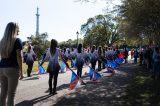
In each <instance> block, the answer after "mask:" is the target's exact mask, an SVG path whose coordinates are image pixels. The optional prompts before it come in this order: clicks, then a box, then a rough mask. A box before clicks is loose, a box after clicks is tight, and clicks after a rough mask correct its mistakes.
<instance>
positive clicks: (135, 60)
mask: <svg viewBox="0 0 160 106" xmlns="http://www.w3.org/2000/svg"><path fill="white" fill-rule="evenodd" d="M138 55H139V54H138V51H137V49H135V50H134V63H135V64H137V58H138Z"/></svg>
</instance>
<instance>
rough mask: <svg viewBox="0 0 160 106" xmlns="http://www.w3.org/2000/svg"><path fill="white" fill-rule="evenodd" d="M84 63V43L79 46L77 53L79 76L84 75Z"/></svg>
mask: <svg viewBox="0 0 160 106" xmlns="http://www.w3.org/2000/svg"><path fill="white" fill-rule="evenodd" d="M83 64H84V56H83V53H82V44H79V45H78V47H77V54H76V66H77V75H78V76H79V77H81V76H82V68H83Z"/></svg>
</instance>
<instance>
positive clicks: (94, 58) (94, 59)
mask: <svg viewBox="0 0 160 106" xmlns="http://www.w3.org/2000/svg"><path fill="white" fill-rule="evenodd" d="M95 49H96V46H95V45H93V46H92V49H91V53H90V63H91V67H92V69H93V70H94V71H95V68H96V62H97V57H98V56H97V53H96V51H95Z"/></svg>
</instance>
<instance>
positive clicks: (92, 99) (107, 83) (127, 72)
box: [55, 64, 136, 106]
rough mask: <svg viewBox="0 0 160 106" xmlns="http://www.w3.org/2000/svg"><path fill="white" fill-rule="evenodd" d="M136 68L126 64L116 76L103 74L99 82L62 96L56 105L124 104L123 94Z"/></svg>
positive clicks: (120, 105)
mask: <svg viewBox="0 0 160 106" xmlns="http://www.w3.org/2000/svg"><path fill="white" fill-rule="evenodd" d="M135 68H136V66H134V64H129V65H127V64H126V65H125V64H124V65H122V66H121V67H120V68H119V69H118V73H117V74H115V75H114V76H110V77H106V76H103V78H101V79H100V81H99V82H98V83H97V84H96V83H94V82H88V84H87V85H86V86H84V87H82V88H78V89H76V90H75V92H73V93H70V94H68V95H66V96H64V97H62V98H60V99H59V100H58V102H57V103H56V104H55V106H69V105H73V106H99V105H100V106H115V105H116V106H117V105H118V106H123V103H124V102H125V101H124V99H123V96H124V95H126V92H125V90H126V87H127V85H128V82H129V81H130V77H131V75H132V73H131V71H132V70H135Z"/></svg>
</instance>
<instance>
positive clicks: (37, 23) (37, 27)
mask: <svg viewBox="0 0 160 106" xmlns="http://www.w3.org/2000/svg"><path fill="white" fill-rule="evenodd" d="M39 16H40V15H39V8H38V7H37V13H36V36H38V35H39Z"/></svg>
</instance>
